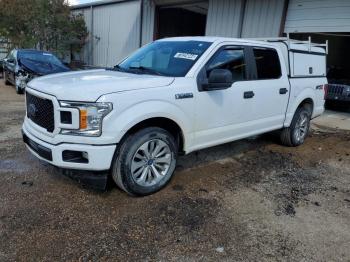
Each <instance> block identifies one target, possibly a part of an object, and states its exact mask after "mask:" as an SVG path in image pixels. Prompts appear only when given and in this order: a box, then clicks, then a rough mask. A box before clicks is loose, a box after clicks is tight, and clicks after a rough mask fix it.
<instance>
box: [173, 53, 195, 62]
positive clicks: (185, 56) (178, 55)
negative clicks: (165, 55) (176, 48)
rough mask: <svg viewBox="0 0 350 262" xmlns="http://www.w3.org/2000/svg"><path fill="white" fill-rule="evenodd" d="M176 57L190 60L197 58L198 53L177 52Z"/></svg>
mask: <svg viewBox="0 0 350 262" xmlns="http://www.w3.org/2000/svg"><path fill="white" fill-rule="evenodd" d="M174 57H175V58H182V59H188V60H196V58H197V57H198V55H195V54H189V53H176V54H175V56H174Z"/></svg>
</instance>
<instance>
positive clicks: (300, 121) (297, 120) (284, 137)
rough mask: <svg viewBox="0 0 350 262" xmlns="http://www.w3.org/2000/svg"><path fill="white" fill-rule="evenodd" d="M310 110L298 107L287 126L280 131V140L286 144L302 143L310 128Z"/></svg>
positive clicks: (297, 144)
mask: <svg viewBox="0 0 350 262" xmlns="http://www.w3.org/2000/svg"><path fill="white" fill-rule="evenodd" d="M310 119H311V110H310V109H309V108H308V107H299V108H298V109H297V111H296V112H295V114H294V117H293V120H292V123H291V125H290V126H289V127H286V128H284V129H283V130H282V131H281V135H280V137H281V142H282V144H283V145H286V146H299V145H301V144H303V143H304V141H305V138H306V137H307V135H308V133H309V129H310Z"/></svg>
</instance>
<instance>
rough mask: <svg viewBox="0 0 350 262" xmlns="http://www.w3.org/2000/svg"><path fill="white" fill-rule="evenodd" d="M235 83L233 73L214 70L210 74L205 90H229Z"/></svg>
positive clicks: (226, 70) (225, 70)
mask: <svg viewBox="0 0 350 262" xmlns="http://www.w3.org/2000/svg"><path fill="white" fill-rule="evenodd" d="M232 83H233V77H232V73H231V71H230V70H228V69H213V70H212V71H210V73H209V78H208V84H207V85H206V87H205V90H208V91H210V90H220V89H226V88H229V87H230V86H231V85H232Z"/></svg>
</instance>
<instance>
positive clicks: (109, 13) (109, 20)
mask: <svg viewBox="0 0 350 262" xmlns="http://www.w3.org/2000/svg"><path fill="white" fill-rule="evenodd" d="M92 9H93V10H92V13H93V21H91V9H90V8H84V9H80V10H76V11H73V12H80V13H82V14H83V15H84V18H85V22H86V25H87V28H88V31H89V32H90V37H89V41H88V43H87V44H86V45H85V47H84V49H83V51H82V56H83V59H84V61H85V62H86V63H89V64H93V65H96V66H113V65H115V64H116V63H117V62H118V61H119V60H121V59H123V58H124V57H125V56H127V55H128V54H130V53H131V52H133V51H134V50H136V49H137V48H138V47H139V45H140V1H137V0H135V1H126V2H119V3H115V4H110V5H100V6H93V8H92ZM91 24H93V28H91ZM91 45H92V47H91Z"/></svg>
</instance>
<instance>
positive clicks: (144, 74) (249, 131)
mask: <svg viewBox="0 0 350 262" xmlns="http://www.w3.org/2000/svg"><path fill="white" fill-rule="evenodd" d="M326 55H327V44H313V43H311V41H310V40H309V41H305V42H301V41H294V40H290V39H289V38H278V39H277V38H276V39H264V40H250V39H233V38H218V37H180V38H168V39H162V40H159V41H155V42H153V43H150V44H148V45H146V46H144V47H142V48H141V49H139V50H137V51H136V52H135V53H134V54H132V55H131V56H129V57H128V58H126V59H125V60H123V61H122V62H121V63H119V64H118V65H117V66H115V67H114V68H109V69H98V70H90V71H79V72H69V73H62V74H54V75H49V76H44V77H40V78H37V79H34V80H32V81H31V82H29V83H28V88H27V89H26V107H27V112H26V117H25V120H24V124H23V128H22V129H23V139H24V142H25V143H26V144H27V146H28V148H29V150H30V151H31V152H32V153H33V154H34V155H35V156H37V157H38V158H40V159H42V160H44V161H47V162H49V163H50V164H52V165H54V166H57V167H59V168H62V169H68V170H83V171H84V172H85V171H86V173H89V171H107V170H108V171H109V174H111V176H112V177H113V179H114V181H115V182H116V184H117V185H118V186H119V187H120V188H121V189H123V190H125V191H126V192H128V193H129V194H132V195H147V194H151V193H154V192H156V191H158V190H159V189H161V188H162V187H164V186H165V185H166V184H167V182H168V181H169V180H170V178H171V176H172V174H173V173H174V170H175V167H176V160H177V156H178V154H179V153H181V154H188V153H190V152H193V151H195V150H200V149H203V148H207V147H211V146H215V145H219V144H223V143H227V142H230V141H234V140H237V139H241V138H245V137H249V136H253V135H258V134H262V133H266V132H270V131H276V130H279V131H280V135H281V141H282V143H283V144H284V145H287V146H298V145H300V144H302V143H303V142H304V139H305V138H306V136H307V133H308V131H309V126H310V119H312V118H314V117H317V116H319V115H321V114H322V112H323V111H324V95H325V90H324V87H325V85H326V84H327V79H326ZM99 173H101V172H99Z"/></svg>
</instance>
